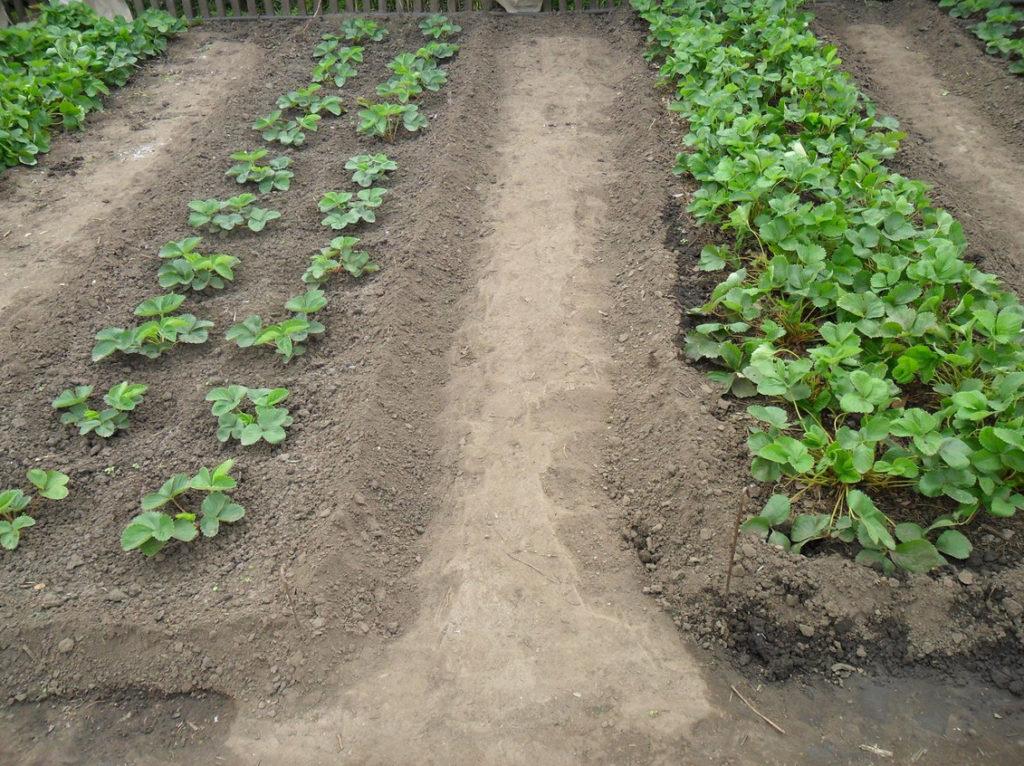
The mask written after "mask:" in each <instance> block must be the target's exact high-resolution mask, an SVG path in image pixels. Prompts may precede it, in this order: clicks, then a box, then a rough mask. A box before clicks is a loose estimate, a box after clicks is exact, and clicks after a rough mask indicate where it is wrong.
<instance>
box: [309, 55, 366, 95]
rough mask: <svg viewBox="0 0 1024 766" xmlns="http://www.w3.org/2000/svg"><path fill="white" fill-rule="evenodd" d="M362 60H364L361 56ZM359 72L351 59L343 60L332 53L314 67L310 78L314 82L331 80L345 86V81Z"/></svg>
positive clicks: (341, 86)
mask: <svg viewBox="0 0 1024 766" xmlns="http://www.w3.org/2000/svg"><path fill="white" fill-rule="evenodd" d="M360 60H362V57H361V56H360ZM357 74H359V72H358V70H356V68H355V67H354V66H352V63H351V61H347V60H342V59H340V58H338V56H337V55H335V54H333V53H330V54H328V55H326V56H324V57H323V58H322V59H320V60H319V61H318V62H317V63H316V66H314V67H313V72H312V73H311V74H310V79H311V80H312V81H313V82H314V83H322V82H328V81H330V82H333V83H334V84H335V86H337V87H339V88H343V87H345V83H346V82H348V81H349V80H351V79H352V78H353V77H355V76H356V75H357Z"/></svg>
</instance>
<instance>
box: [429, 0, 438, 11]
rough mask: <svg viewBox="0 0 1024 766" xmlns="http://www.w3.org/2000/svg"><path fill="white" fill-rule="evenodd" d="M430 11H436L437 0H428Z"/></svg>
mask: <svg viewBox="0 0 1024 766" xmlns="http://www.w3.org/2000/svg"><path fill="white" fill-rule="evenodd" d="M430 12H431V13H437V0H430Z"/></svg>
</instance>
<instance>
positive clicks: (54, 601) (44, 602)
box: [39, 593, 64, 609]
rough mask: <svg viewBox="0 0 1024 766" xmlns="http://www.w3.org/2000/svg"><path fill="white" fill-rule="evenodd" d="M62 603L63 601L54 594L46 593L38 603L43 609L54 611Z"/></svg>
mask: <svg viewBox="0 0 1024 766" xmlns="http://www.w3.org/2000/svg"><path fill="white" fill-rule="evenodd" d="M63 603H64V599H62V598H61V597H60V596H58V595H57V594H56V593H47V594H45V595H44V596H43V597H42V599H40V601H39V606H41V607H42V608H43V609H54V608H56V607H58V606H60V605H61V604H63Z"/></svg>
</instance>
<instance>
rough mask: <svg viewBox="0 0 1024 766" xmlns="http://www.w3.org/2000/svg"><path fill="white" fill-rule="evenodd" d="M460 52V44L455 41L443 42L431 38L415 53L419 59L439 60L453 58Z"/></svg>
mask: <svg viewBox="0 0 1024 766" xmlns="http://www.w3.org/2000/svg"><path fill="white" fill-rule="evenodd" d="M458 52H459V46H458V45H455V44H454V43H443V42H439V41H438V40H431V41H430V42H429V43H427V44H426V45H424V46H423V47H422V48H420V49H419V50H417V51H416V53H415V54H414V55H415V56H416V58H418V59H424V60H427V61H437V60H440V59H446V58H451V57H452V56H454V55H455V54H456V53H458Z"/></svg>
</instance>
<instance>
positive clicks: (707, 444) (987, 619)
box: [606, 0, 1024, 695]
mask: <svg viewBox="0 0 1024 766" xmlns="http://www.w3.org/2000/svg"><path fill="white" fill-rule="evenodd" d="M922 6H923V7H922ZM864 7H865V4H863V3H860V2H845V0H842V1H839V0H836V1H835V2H830V3H828V4H827V5H826V4H823V5H822V6H819V8H820V9H822V10H826V9H827V16H828V18H829V19H830V21H829V22H825V23H822V22H819V23H818V31H819V34H822V36H823V37H825V38H827V39H828V40H829V41H832V40H833V39H834V35H832V34H830V32H835V30H836V29H837V28H839V24H838V22H835V21H834V20H835V19H836V18H846V17H847V16H853V17H857V16H858V15H860V14H863V13H865V11H864V10H863V9H864ZM867 7H868V8H871V9H878V8H884V11H879V13H884V14H885V23H887V24H891V25H896V24H897V21H896V20H898V19H900V18H910V19H912V20H911V21H909V22H907V23H910V24H914V25H920V24H922V22H920V21H918V20H916V19H919V16H920V15H921V14H930V16H929V18H930V19H931V22H932V23H933V26H931V27H929V35H931V36H932V37H934V36H937V35H938V36H941V37H942V40H941V45H940V44H939V43H938V42H936V41H935V40H931V39H930V41H929V44H928V49H929V50H935V51H938V50H942V51H943V53H942V54H941V57H943V58H944V57H946V56H948V55H950V54H949V49H950V48H954V47H955V50H956V53H955V54H953V55H955V56H958V57H961V58H964V57H966V58H970V60H971V62H976V61H980V62H982V63H981V64H979V65H978V66H979V68H981V67H988V65H989V64H990V63H992V62H985V61H984V59H985V54H984V53H983V52H981V51H979V50H977V48H976V46H973V45H971V46H967V45H965V44H964V38H963V34H964V33H963V31H962V30H961V29H959V28H958V27H957V26H956V25H955V24H948V25H946V24H944V22H942V18H943V16H942V12H941V11H940V10H939V9H938V8H935V7H934V4H933V3H928V2H924V0H921V2H911V3H882V4H874V3H869V4H867ZM940 33H941V34H940ZM933 45H936V46H938V47H935V48H933V47H931V46H933ZM841 53H842V54H844V56H843V57H844V59H847V60H849V59H848V56H847V54H849V50H848V49H846V50H843V49H841ZM638 55H639V52H638ZM937 55H938V54H937ZM853 59H854V64H853V72H854V73H855V74H856V75H857V76H858V78H859V79H861V80H862V83H861V84H862V86H863V85H864V83H865V78H864V77H863V71H864V69H863V65H858V63H857V57H856V56H854V57H853ZM961 63H962V62H961ZM995 63H996V64H997V65H998V62H995ZM948 68H949V70H950V71H956V72H959V73H962V72H964V71H965V69H966V66H964V67H958V66H957V65H956V64H955V63H954V64H950V65H949V66H948ZM967 71H969V70H967ZM981 71H985V72H987V71H989V70H988V69H987V68H985V69H981ZM873 75H874V76H875V77H878V78H882V77H884V78H888V79H892V78H893V77H894V74H893V72H892V71H888V70H883V71H875V72H874V73H873ZM997 75H998V73H997ZM960 76H961V77H964V76H967V75H963V74H960ZM654 79H655V77H654V73H653V72H652V74H651V78H650V81H649V82H648V83H647V87H653V85H654ZM975 79H976V78H972V79H971V82H972V87H974V86H977V92H976V93H972V98H976V99H977V100H978V102H979V103H984V104H987V105H988V109H987V111H985V112H983V113H985V114H989V115H991V122H990V123H989V124H991V125H993V126H994V127H993V130H1001V131H1002V133H1001V134H1000V138H1001V139H1003V140H1004V141H1006V142H1008V143H1010V144H1013V145H1019V144H1018V142H1019V126H1020V123H1019V115H1020V114H1022V113H1024V111H1014V110H1013V109H1012V108H1009V107H1008V104H1009V105H1012V104H1017V103H1019V104H1022V105H1024V100H1021V96H1020V93H1021V91H1020V90H1019V89H1017V90H1015V89H1014V88H1010V89H1009V90H1006V89H1004V85H1005V83H1004V79H1003V78H1002V77H999V76H997V77H995V78H994V79H993V80H992V81H990V82H989V83H988V86H987V87H982V83H980V82H976V81H975ZM870 82H871V81H870V80H867V83H868V84H870ZM867 90H868V93H869V95H871V96H872V97H873V98H876V99H877V96H876V93H875V92H874V90H873V89H872V88H870V87H868V88H867ZM667 96H668V94H667V93H666V97H667ZM935 97H936V98H941V96H940V95H939V94H936V96H935ZM899 107H900V104H899V103H898V102H895V103H884V102H883V103H881V108H882V110H883V111H884V112H885V113H895V114H896V116H897V117H902V115H901V114H900V110H899ZM1000 115H1002V116H1001V117H1000ZM650 119H651V124H652V125H653V128H652V130H660V131H661V133H660V141H659V149H658V151H657V152H655V153H654V154H653V155H652V156H653V162H654V167H657V168H659V169H662V170H663V171H664V172H663V173H662V175H661V177H660V178H659V179H658V181H657V182H649V183H638V184H636V187H635V191H634V192H633V193H635V194H637V195H641V197H642V199H643V204H646V205H661V206H662V209H663V211H664V216H663V218H664V224H665V241H666V244H667V245H668V246H670V247H672V248H673V249H674V250H675V252H676V253H677V257H678V273H677V279H676V282H675V288H674V294H670V293H669V292H665V293H664V294H660V293H657V292H656V293H655V295H654V297H653V299H652V297H651V295H650V293H649V292H648V291H649V289H650V286H651V285H652V284H657V283H658V279H657V276H658V275H659V274H658V271H657V262H656V260H652V259H645V258H643V257H638V258H628V259H627V260H626V262H625V263H624V264H623V268H622V271H621V273H620V274H619V280H620V281H619V287H620V290H621V291H620V296H621V297H620V299H619V302H618V305H617V306H616V311H615V313H614V316H615V317H616V318H618V320H619V322H620V324H621V327H622V330H623V332H622V334H621V335H620V337H619V340H620V341H623V350H624V351H625V352H626V353H631V354H632V364H631V365H627V367H628V369H629V370H630V375H631V376H633V379H632V380H631V384H632V385H631V386H629V387H626V386H622V387H620V391H622V392H623V393H622V394H620V398H619V400H618V405H617V409H616V414H615V418H614V422H613V424H612V429H611V432H612V435H611V436H610V439H609V445H608V450H607V465H606V480H607V486H608V491H609V493H610V494H611V496H612V497H613V498H615V499H616V500H617V501H618V502H619V503H620V505H621V507H622V512H623V522H624V523H623V527H622V530H621V531H622V536H623V539H624V540H625V541H626V542H627V543H628V544H629V545H631V546H633V547H634V548H635V549H636V551H637V554H638V556H639V560H640V564H641V566H642V567H643V568H644V570H645V575H646V586H645V588H644V591H645V592H647V593H649V594H650V595H651V596H652V597H653V598H654V599H656V601H657V602H658V603H659V604H660V605H661V606H662V607H663V608H665V609H666V610H668V611H669V612H670V613H671V614H672V615H673V619H674V620H675V622H676V624H677V625H678V626H679V627H680V629H681V630H682V631H683V632H684V633H685V634H687V635H690V636H692V637H694V638H695V639H696V640H697V642H698V643H699V644H700V645H701V646H703V647H705V648H708V649H713V650H717V649H722V648H724V649H725V650H726V651H727V653H728V656H729V657H730V658H731V660H732V661H733V662H734V663H735V665H736V666H737V667H739V668H741V669H742V670H743V671H744V672H745V673H747V674H748V675H750V676H751V677H754V678H758V679H767V680H772V681H776V680H781V679H787V678H790V677H793V676H807V675H813V674H824V675H825V676H827V677H828V678H830V679H832V680H834V681H837V682H839V683H842V681H843V679H845V678H848V677H849V676H851V675H854V674H864V673H867V674H887V675H915V674H917V675H919V674H924V675H929V674H931V673H938V674H939V675H940V676H941V677H953V678H960V679H961V680H965V679H967V678H968V677H976V678H980V679H983V680H984V681H986V682H989V683H992V684H994V685H995V686H997V687H1000V688H1003V689H1006V690H1008V691H1010V692H1012V693H1014V694H1017V695H1021V694H1024V566H1022V550H1024V527H1022V525H1021V523H1020V520H1019V519H1009V520H999V519H994V518H992V519H988V520H984V519H983V520H981V521H980V523H978V524H976V525H975V527H974V528H973V530H972V539H973V541H974V544H975V550H974V553H973V554H972V556H971V558H970V560H969V561H967V562H965V563H964V564H962V565H961V564H959V563H956V564H951V565H950V566H948V567H944V568H942V569H940V570H937V571H935V572H933V573H930V574H928V575H907V574H905V573H901V574H897V575H896V576H893V577H884V576H882V575H881V573H880V572H878V571H875V570H872V569H868V568H865V567H862V566H860V565H857V564H854V562H853V561H852V556H853V553H855V551H853V550H846V549H844V548H843V547H835V546H824V547H821V548H818V549H815V550H808V551H807V553H808V555H806V556H792V555H789V554H786V553H784V552H782V551H781V550H779V549H776V548H774V547H772V546H769V545H767V544H764V543H761V542H760V541H758V540H755V539H752V538H749V537H745V536H740V539H739V543H738V547H737V549H736V552H735V559H734V560H733V567H732V572H733V573H732V578H731V584H730V591H731V592H730V594H729V597H728V598H724V597H723V592H724V588H725V581H726V573H727V571H728V568H729V562H730V560H731V545H730V543H731V539H732V530H733V528H734V526H735V524H736V523H737V516H738V514H743V513H755V512H757V510H759V509H760V506H761V505H762V504H763V502H764V500H765V499H766V497H767V495H768V493H769V488H768V487H760V488H755V489H754V490H753V491H754V497H753V499H752V500H751V501H750V502H749V503H748V504H746V505H744V503H743V501H742V500H741V497H742V493H743V488H744V485H745V484H746V483H748V482H750V481H751V479H750V474H749V458H748V455H747V450H746V446H745V440H746V434H747V432H748V428H749V427H751V426H752V425H753V423H752V421H751V420H750V419H749V417H748V416H747V415H746V412H745V410H746V404H747V403H746V402H743V401H738V400H735V399H731V398H724V397H722V396H721V395H720V394H719V392H718V390H717V389H716V388H715V387H713V385H712V384H711V382H710V381H708V380H707V379H706V377H705V374H704V372H705V371H704V370H703V369H701V368H698V366H695V365H690V364H688V363H687V362H686V361H685V360H684V358H683V355H682V352H681V349H677V351H676V353H675V354H673V355H667V354H666V353H665V352H664V351H658V348H659V346H658V344H657V341H658V340H659V336H660V335H661V334H662V332H663V331H662V332H657V333H653V334H652V333H651V331H650V330H649V329H645V328H650V327H653V326H656V323H657V317H658V313H659V312H658V310H657V306H658V304H659V303H663V302H665V301H671V300H675V301H676V305H677V307H678V310H679V313H678V314H677V317H678V319H677V323H678V327H677V328H673V332H674V333H675V337H676V340H677V342H678V343H679V344H680V346H681V342H682V339H683V336H684V334H685V331H686V329H687V327H689V325H690V324H691V322H692V318H691V317H689V316H687V315H686V313H685V312H686V311H687V310H688V309H690V308H691V307H694V306H696V305H700V304H701V303H703V302H704V300H705V299H706V297H707V295H708V294H709V293H710V290H711V289H712V287H713V286H714V285H715V283H716V281H717V280H716V279H715V276H714V275H706V274H702V273H701V272H698V271H697V270H696V265H697V258H698V256H699V254H700V251H701V248H702V247H703V246H704V245H705V244H706V243H708V242H714V241H721V240H720V237H721V235H720V234H719V233H718V232H715V231H710V230H705V229H702V228H700V227H699V226H697V225H696V223H695V222H694V221H693V220H692V219H690V218H689V216H688V215H687V213H686V212H685V208H686V206H687V204H688V203H689V200H690V199H691V197H692V194H693V192H694V190H695V188H694V186H693V185H692V184H691V183H690V182H689V181H688V180H687V179H676V178H672V177H671V176H670V174H669V173H668V171H667V169H668V168H669V167H670V166H671V163H672V158H673V156H674V153H675V152H676V151H677V150H678V149H677V148H678V147H679V145H680V144H679V138H680V136H681V135H682V133H683V132H684V127H685V126H683V125H681V124H677V125H675V126H672V125H670V124H669V119H668V117H666V116H665V115H663V114H662V115H659V114H652V115H651V118H650ZM904 127H905V128H906V127H908V126H906V125H905V126H904ZM909 127H910V131H911V137H910V139H909V141H908V143H909V144H910V146H911V149H910V150H909V151H908V152H906V153H905V154H904V155H901V156H900V159H899V160H898V161H897V163H896V167H897V168H898V169H899V170H900V171H901V172H903V173H905V174H907V175H909V176H911V177H914V178H924V179H925V180H929V181H932V182H935V183H938V184H939V185H940V188H939V194H938V195H937V196H938V198H939V201H940V202H941V203H942V204H944V205H945V206H947V207H948V208H950V209H951V210H952V212H954V214H957V215H958V216H959V217H961V219H962V220H963V222H964V225H965V230H966V232H967V235H968V238H969V240H970V241H971V243H972V246H971V250H970V257H973V258H975V259H977V260H980V261H982V262H983V265H984V266H985V267H986V268H988V269H989V270H993V271H995V272H996V273H999V274H1001V275H1002V276H1004V277H1007V278H1009V279H1010V281H1011V284H1017V282H1016V280H1017V278H1018V277H1019V274H1020V269H1019V266H1020V264H1021V259H1024V251H1022V250H1021V249H1016V250H1014V249H1013V248H1012V247H1009V248H1002V249H1000V248H997V247H994V246H993V244H994V243H997V242H1007V241H1011V242H1012V239H1011V237H1012V236H1013V235H1015V234H1016V232H1015V231H1014V228H1015V227H1016V228H1018V229H1019V226H1017V225H1016V223H1015V222H1014V221H1013V220H1012V219H1011V220H1006V221H1002V223H1001V225H999V226H996V227H994V228H993V227H988V226H979V225H978V224H979V221H982V220H984V221H985V222H986V223H988V222H989V221H988V219H987V217H986V216H984V215H982V212H983V211H978V213H979V214H978V215H970V214H967V215H964V213H965V212H967V211H969V210H970V208H971V204H972V203H973V202H974V201H975V200H976V199H977V198H978V195H971V192H970V189H967V190H966V193H965V190H964V189H963V188H962V187H960V186H952V187H951V186H945V187H943V186H942V185H941V182H942V181H943V180H945V179H944V178H943V177H942V175H941V174H939V175H938V176H935V177H929V173H928V172H926V171H928V170H930V169H933V168H936V167H938V168H939V169H940V170H941V168H942V166H943V163H942V162H941V160H939V161H937V160H935V159H932V160H931V162H930V163H923V164H922V163H919V162H918V159H919V158H921V157H922V156H926V155H927V154H928V145H927V144H925V143H924V142H922V141H921V140H919V139H918V140H915V137H914V133H913V126H909ZM980 151H984V149H983V148H982V149H980ZM908 157H909V159H907V158H908ZM1001 161H1002V162H1003V163H1013V164H1010V165H1009V167H1010V168H1011V172H1016V173H1017V176H1018V178H1020V177H1024V164H1020V163H1018V162H1017V158H1016V157H1012V156H1011V157H1005V156H1004V157H1002V158H1001ZM985 182H986V181H985V178H984V177H979V178H978V179H977V181H976V185H977V187H979V188H980V187H984V185H985ZM1018 191H1019V190H1018ZM666 192H667V193H666ZM1019 220H1020V219H1017V221H1018V222H1019ZM995 252H999V257H989V256H990V255H992V254H993V253H995ZM652 266H653V267H654V271H653V273H652V268H651V267H652ZM911 502H912V501H911Z"/></svg>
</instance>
